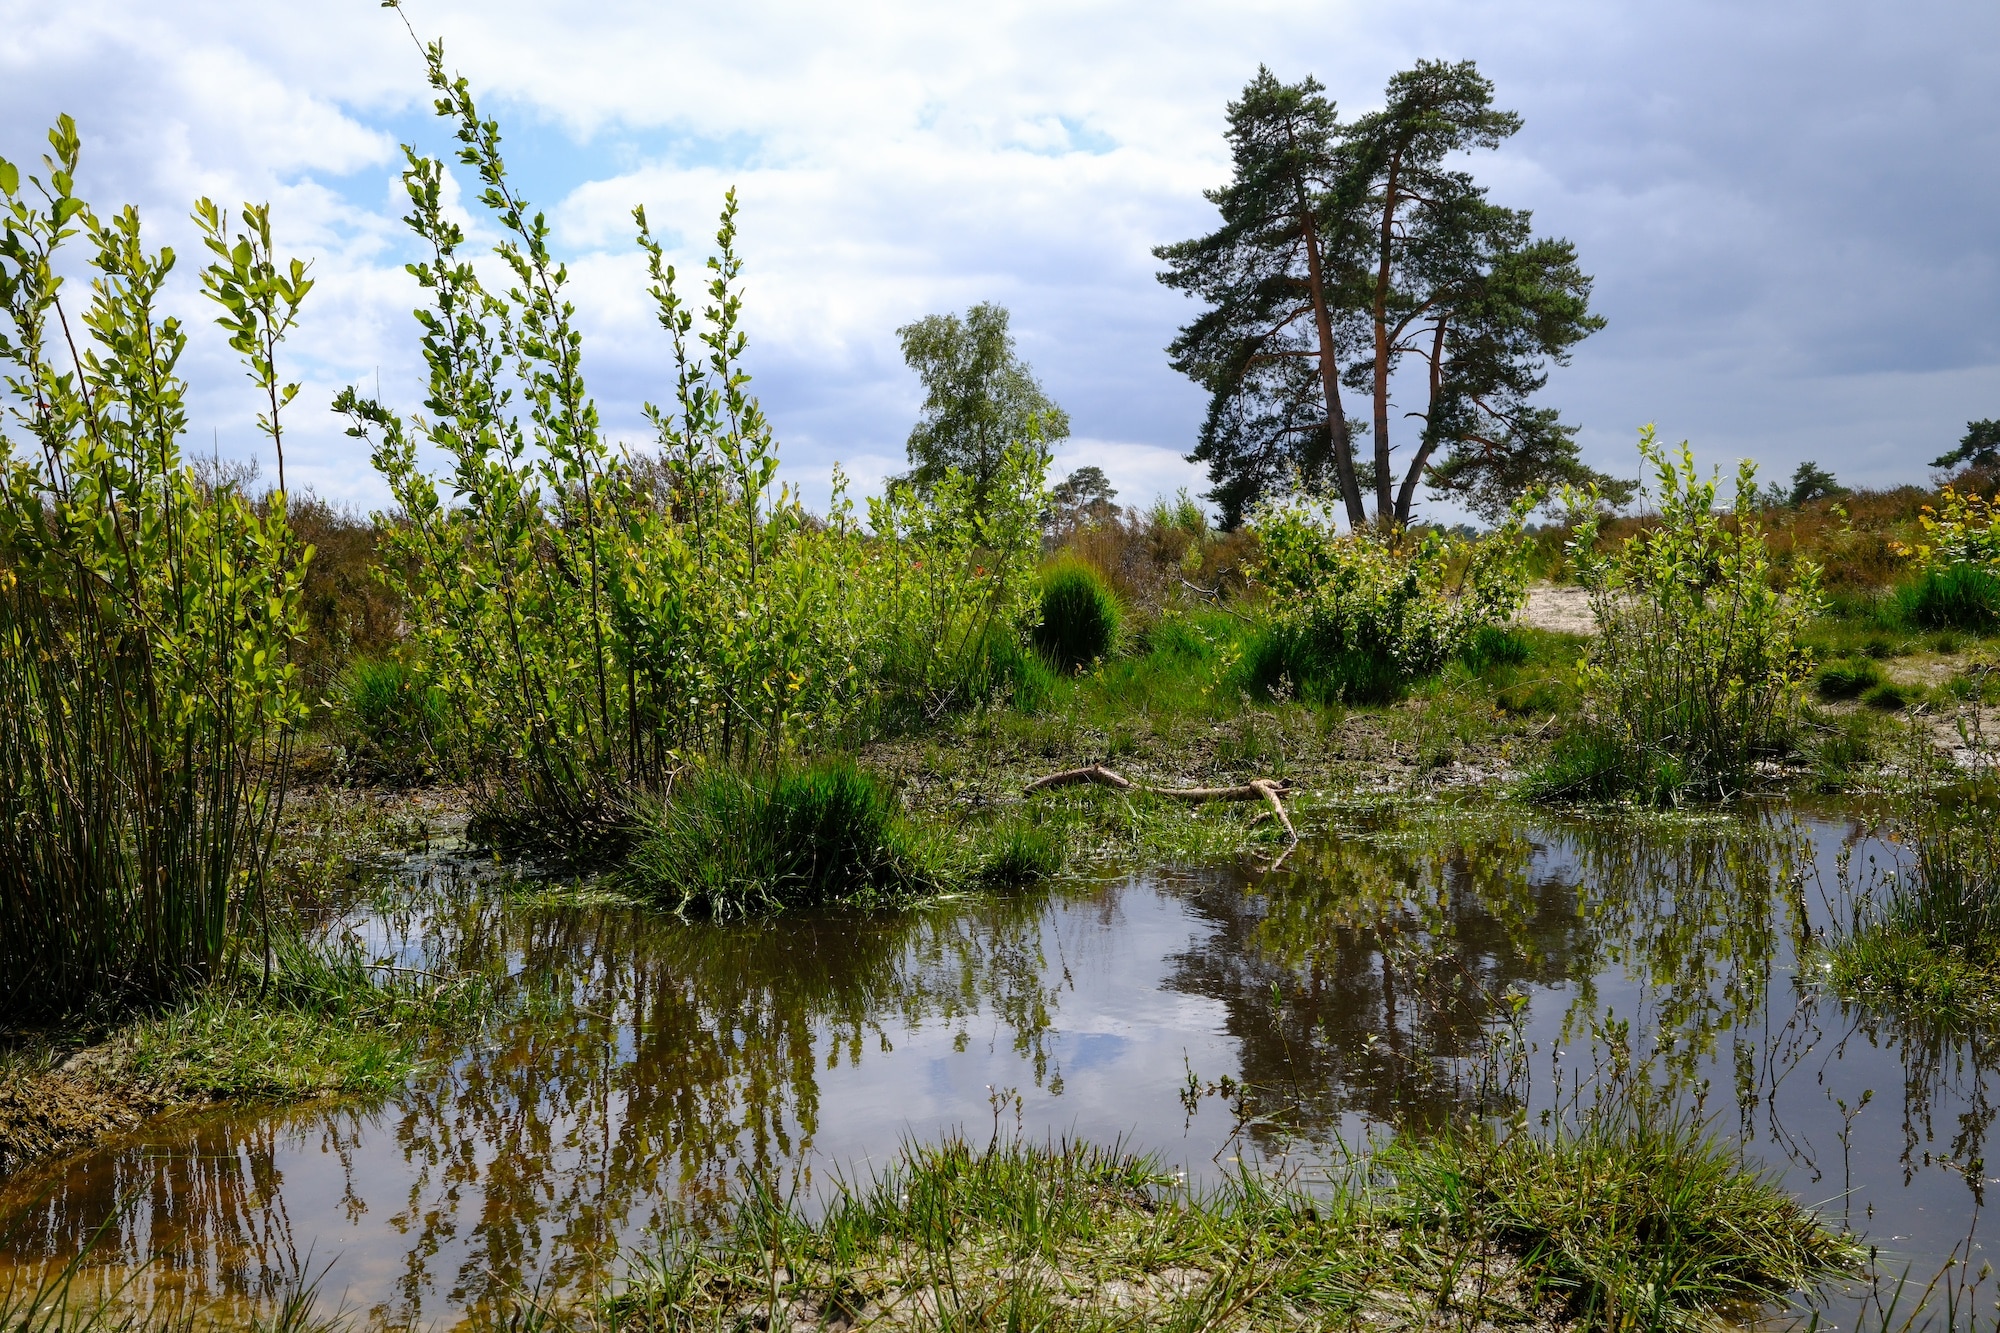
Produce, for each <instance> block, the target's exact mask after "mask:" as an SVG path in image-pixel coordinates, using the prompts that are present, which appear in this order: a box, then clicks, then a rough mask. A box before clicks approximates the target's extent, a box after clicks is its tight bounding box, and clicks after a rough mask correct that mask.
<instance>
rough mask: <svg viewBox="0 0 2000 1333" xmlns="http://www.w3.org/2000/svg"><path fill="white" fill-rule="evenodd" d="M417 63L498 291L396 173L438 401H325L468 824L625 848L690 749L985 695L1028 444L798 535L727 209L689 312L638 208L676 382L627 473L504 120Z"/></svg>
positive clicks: (743, 743) (838, 731)
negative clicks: (754, 367)
mask: <svg viewBox="0 0 2000 1333" xmlns="http://www.w3.org/2000/svg"><path fill="white" fill-rule="evenodd" d="M428 66H429V68H428V74H429V79H430V83H431V87H432V90H433V92H434V93H435V94H436V103H435V104H436V106H437V108H438V110H439V114H440V115H442V116H443V117H445V118H446V119H447V120H448V121H450V122H452V123H453V126H454V128H455V130H456V131H457V133H458V135H459V138H460V140H461V142H462V143H463V145H464V148H463V154H462V155H463V157H464V164H465V166H466V167H467V168H468V169H469V170H470V172H472V173H474V174H476V175H477V177H478V179H479V181H480V184H481V187H482V188H481V190H480V191H479V197H480V199H481V200H482V201H483V202H484V204H485V205H486V206H487V207H488V208H489V209H490V221H491V222H492V223H493V224H494V229H495V231H496V232H497V233H498V234H499V235H500V236H501V238H502V239H501V241H500V244H499V245H498V247H497V250H498V253H499V257H500V263H499V264H498V265H496V266H495V267H496V268H497V269H498V270H499V271H501V272H504V273H505V275H506V281H505V283H504V284H497V285H495V286H493V287H490V288H489V287H488V286H487V285H486V284H485V282H484V280H483V279H482V276H481V275H482V274H483V273H485V272H487V271H488V270H487V269H486V268H485V266H483V265H480V264H477V263H475V262H472V258H471V254H470V251H469V250H468V248H467V241H468V237H467V234H466V230H465V229H464V228H463V227H462V226H461V225H460V224H459V223H458V222H457V221H456V220H455V219H454V217H453V215H452V213H451V210H450V208H449V207H448V205H447V181H446V177H447V174H448V173H447V171H446V168H445V165H444V164H443V163H442V162H441V161H438V160H436V159H433V158H426V157H422V156H420V155H417V154H414V153H412V154H411V155H410V158H409V166H408V169H407V170H406V172H405V173H404V177H403V185H404V189H405V192H406V194H407V196H408V198H409V201H410V205H411V207H410V211H409V214H408V220H409V223H410V225H411V227H412V228H413V230H414V231H415V232H416V233H417V236H418V240H419V246H418V248H419V250H420V251H421V252H422V254H423V255H424V256H426V258H424V259H422V260H421V261H420V262H419V263H417V264H416V265H415V266H414V267H413V269H412V272H413V273H415V274H416V276H417V279H418V282H419V285H420V287H421V288H422V289H423V291H424V293H425V295H426V297H427V298H428V301H429V308H427V309H425V310H423V311H421V312H419V314H418V316H417V318H418V321H419V324H420V327H421V341H420V350H421V352H422V354H423V356H424V358H425V361H426V364H427V366H428V367H429V370H430V377H429V389H428V394H427V399H426V402H427V406H426V409H425V411H424V412H423V413H422V414H421V415H418V416H410V417H406V416H404V415H403V414H401V413H398V412H396V411H394V410H392V409H391V408H389V407H387V406H385V405H384V404H382V403H380V402H376V401H372V400H369V399H365V398H363V397H362V395H361V394H360V393H359V392H358V391H356V390H354V389H352V388H350V389H347V390H344V391H342V393H341V394H340V395H339V396H338V398H337V400H336V407H337V409H338V410H339V411H341V412H342V413H343V414H345V415H346V416H347V417H348V419H349V422H350V434H353V435H355V436H356V437H357V438H360V439H363V440H365V441H367V442H368V444H369V446H370V449H371V454H372V458H373V461H374V464H375V466H376V468H377V470H378V471H379V472H381V473H382V475H383V477H384V479H385V480H386V482H387V484H388V489H389V492H390V494H391V496H392V498H393V500H394V502H395V506H396V508H397V509H398V510H399V511H400V513H401V516H402V520H403V521H401V522H398V523H397V524H394V525H392V526H390V527H388V528H387V529H385V531H384V533H383V548H384V563H385V565H386V566H387V567H388V568H389V569H391V570H392V571H394V572H395V574H396V575H397V578H398V580H399V584H400V586H399V588H398V592H399V593H400V595H401V597H402V604H403V608H404V613H405V616H406V619H407V621H408V625H409V630H410V638H411V640H412V646H413V649H414V652H413V654H412V657H413V660H415V661H418V662H421V663H422V665H423V669H424V670H425V672H426V673H427V681H428V683H430V684H432V685H435V686H437V687H438V688H440V689H442V690H443V691H444V692H445V694H446V713H447V718H448V721H449V723H450V726H451V729H452V732H453V735H452V737H451V741H450V751H451V753H452V755H453V760H454V763H455V764H456V765H458V766H460V767H462V768H463V769H464V770H465V771H466V772H467V774H468V775H469V776H471V777H473V778H474V779H475V780H476V781H477V782H478V783H479V784H480V785H481V787H482V791H481V793H480V795H481V798H482V801H481V803H482V805H483V806H484V807H485V812H486V813H487V815H488V816H489V818H487V819H486V820H484V821H482V822H483V824H484V826H486V827H492V828H496V829H498V828H501V827H503V826H504V827H509V828H512V829H514V830H517V831H519V833H520V834H521V835H522V836H523V837H524V838H526V837H532V838H533V839H535V840H537V841H544V840H550V839H553V840H554V841H555V843H556V846H555V847H554V848H553V850H556V851H558V852H566V853H574V852H575V851H577V850H579V849H581V848H584V847H589V846H600V845H603V844H604V843H605V842H606V841H607V840H614V839H615V838H616V837H618V836H620V835H621V834H622V831H623V830H622V828H621V821H623V820H625V819H626V818H627V817H628V816H629V814H630V812H631V810H632V809H633V808H634V806H635V804H636V803H637V801H638V799H639V798H640V797H641V796H642V795H643V794H645V793H649V792H657V791H658V790H660V788H661V787H662V786H663V785H664V784H666V783H667V782H668V781H669V779H670V777H671V775H672V774H673V773H675V772H676V771H677V770H678V768H679V766H680V765H681V763H683V762H684V760H685V759H686V757H688V756H690V755H692V756H702V757H706V758H708V759H710V760H713V761H715V762H717V763H720V764H725V765H730V764H733V765H736V766H738V767H746V768H747V767H751V766H753V765H764V766H770V765H776V764H780V763H783V762H786V761H787V759H788V757H789V756H791V755H793V754H795V753H797V752H798V751H800V750H801V749H818V750H825V749H828V748H842V747H845V746H847V745H849V744H851V743H855V742H857V741H859V740H861V739H865V738H866V737H867V736H869V735H871V734H877V733H879V732H881V731H884V730H892V729H899V728H905V727H910V726H917V725H929V724H931V723H934V722H935V721H936V720H937V719H938V718H939V717H941V716H942V715H944V714H945V713H946V712H948V711H951V710H954V709H960V708H964V707H967V706H969V705H973V704H977V703H979V702H981V701H983V700H984V699H985V698H987V697H989V695H990V694H991V693H992V692H993V691H994V690H996V689H998V688H1000V687H1002V686H1003V685H1004V684H1005V682H1004V681H1003V680H1002V679H1001V677H1000V675H999V674H998V670H997V668H998V666H999V665H1001V663H1000V662H999V661H998V659H997V657H996V653H995V645H996V644H997V643H998V642H999V641H1000V638H1001V637H1003V636H1005V635H1011V634H1014V633H1016V632H1018V631H1019V630H1020V629H1021V628H1022V621H1023V619H1024V612H1025V611H1026V610H1027V609H1028V604H1029V603H1030V601H1031V594H1032V575H1033V569H1034V562H1035V560H1036V558H1037V557H1038V555H1039V551H1040V544H1041V530H1040V522H1039V516H1040V514H1041V511H1042V509H1043V507H1044V505H1043V495H1042V481H1043V474H1044V471H1045V466H1046V457H1045V453H1044V451H1043V449H1042V448H1041V446H1040V443H1039V442H1038V441H1033V440H1022V441H1016V442H1014V443H1012V444H1010V445H1009V446H1008V447H1007V448H1006V449H1005V450H1004V451H1002V453H1001V456H1000V457H999V458H998V459H995V460H993V464H994V465H993V466H992V467H991V468H990V469H986V470H985V471H983V472H982V475H980V476H979V477H978V478H976V479H974V478H970V477H967V476H965V475H962V474H960V473H958V472H955V471H954V472H948V473H947V474H946V475H944V476H942V477H938V478H936V479H935V483H934V484H930V485H926V486H925V487H924V488H923V489H922V492H921V493H918V492H917V490H916V489H915V488H911V487H897V488H894V489H893V491H892V493H891V494H890V495H888V496H885V497H880V498H871V499H870V500H869V501H868V503H867V506H866V513H865V517H864V516H863V515H861V514H859V513H857V511H856V507H855V506H854V505H853V504H852V503H851V502H850V501H849V500H848V498H847V496H846V493H845V482H844V480H842V479H839V478H836V484H835V495H834V502H833V505H832V507H831V511H830V512H829V513H828V514H826V515H824V516H819V515H812V514H808V513H807V512H806V511H805V509H804V507H803V505H802V504H801V503H800V501H799V499H798V497H797V495H796V494H795V493H794V492H792V491H791V490H790V488H789V487H787V486H785V485H783V484H782V483H780V482H779V480H778V467H779V462H778V447H777V441H776V439H775V435H774V432H773V429H772V426H771V423H770V421H769V419H768V418H766V417H765V416H764V415H763V411H762V409H761V407H760V406H759V404H758V402H757V400H756V399H755V398H754V397H752V396H751V394H750V393H749V391H748V388H747V387H746V386H747V383H748V380H749V376H748V375H747V374H745V373H744V372H743V369H742V361H741V358H742V355H743V352H744V335H743V331H742V328H743V326H742V318H743V312H742V304H741V283H742V279H741V274H742V260H741V258H740V257H739V255H738V253H737V250H736V240H737V233H736V200H735V196H734V195H733V194H731V195H729V196H727V197H726V199H725V202H724V206H723V210H722V217H721V221H720V225H719V226H718V228H717V232H716V254H715V256H714V257H713V258H711V259H710V260H709V267H710V277H709V278H708V279H706V280H705V294H706V295H705V299H704V300H703V301H702V302H701V308H700V309H699V310H696V309H693V308H691V307H690V306H689V305H688V304H687V303H686V302H685V301H684V300H683V299H682V296H681V295H680V293H679V291H678V290H677V288H676V285H675V274H674V271H673V269H672V267H671V266H670V265H669V264H668V263H667V262H666V254H665V250H664V248H663V247H662V245H661V244H660V243H659V242H658V241H657V240H656V239H655V238H654V236H653V235H652V233H651V232H650V230H649V229H648V227H647V223H646V219H645V215H644V213H643V211H638V210H635V213H634V221H635V224H636V226H635V230H636V240H637V244H638V247H639V249H640V250H641V251H642V252H643V253H644V255H645V259H646V263H647V271H648V274H649V277H650V279H651V281H650V283H649V286H648V289H647V291H648V295H649V296H650V297H651V299H652V302H653V305H654V307H655V313H656V314H657V316H658V319H659V322H660V324H661V325H662V327H663V328H664V330H665V331H666V334H667V337H666V339H665V341H666V343H667V346H666V347H665V348H663V351H665V352H666V353H667V358H666V359H667V360H668V363H669V364H670V365H671V366H672V367H673V373H672V375H671V377H670V386H669V388H668V391H667V393H666V394H665V395H663V397H664V400H665V405H664V406H655V405H654V404H652V403H647V404H645V406H644V413H645V416H646V418H647V420H648V421H649V423H650V424H651V425H652V427H653V430H654V433H655V440H654V442H653V443H654V448H653V449H651V450H647V451H644V452H643V453H640V452H635V453H634V454H627V453H626V452H625V451H623V450H622V449H620V448H618V447H617V446H616V445H615V444H614V442H613V441H611V440H610V439H608V438H607V437H606V435H605V433H604V432H603V430H602V429H601V423H600V421H599V418H598V414H597V408H596V406H595V403H594V401H593V399H592V397H591V394H590V391H589V388H588V385H587V383H586V380H585V376H584V373H583V345H584V339H583V335H582V332H581V330H580V328H579V316H578V314H577V311H576V310H575V308H574V305H573V303H572V300H571V296H572V293H571V292H570V291H569V290H568V289H567V287H566V283H567V281H568V277H569V275H568V272H567V270H566V268H565V267H564V265H563V264H562V263H561V262H560V261H559V260H558V259H557V257H556V256H555V255H553V254H552V253H551V250H550V238H549V234H548V230H547V227H546V225H545V224H544V222H543V221H542V219H541V215H540V214H538V213H536V212H535V211H534V210H533V209H532V208H531V207H529V206H528V205H527V204H525V203H524V202H522V201H521V200H520V196H519V194H518V193H517V192H516V189H515V186H514V184H513V183H512V182H510V181H509V179H508V178H507V175H506V171H505V166H504V163H503V160H502V157H501V153H500V137H499V131H498V128H497V126H496V125H495V123H494V122H493V121H491V120H490V119H486V118H484V117H482V116H481V115H480V114H479V112H478V110H477V108H476V106H475V105H474V102H473V98H472V95H471V93H470V91H469V89H468V87H467V85H466V84H465V82H464V81H463V80H460V79H454V78H452V77H451V76H450V75H448V74H447V72H446V71H445V69H444V66H443V55H442V49H441V48H440V47H437V46H433V47H431V48H429V52H428ZM521 330H528V331H529V332H528V333H526V334H523V333H520V332H519V331H521ZM510 395H519V399H518V400H517V401H526V402H528V403H530V404H532V405H533V410H532V411H521V412H516V411H515V410H514V409H513V408H510V407H505V406H504V405H505V404H506V403H507V402H508V401H509V398H510ZM426 450H435V451H436V452H437V453H439V454H440V455H442V456H443V457H445V458H446V459H447V460H448V475H446V476H434V475H432V474H431V473H430V472H429V471H427V470H426V468H425V467H424V466H423V464H422V461H421V460H422V457H423V454H424V453H425V452H426Z"/></svg>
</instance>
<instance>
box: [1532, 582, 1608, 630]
mask: <svg viewBox="0 0 2000 1333" xmlns="http://www.w3.org/2000/svg"><path fill="white" fill-rule="evenodd" d="M1514 623H1515V624H1517V625H1526V626H1527V627H1528V628H1530V629H1546V630H1554V631H1555V632H1556V633H1558V634H1595V633H1597V618H1596V617H1595V616H1594V615H1592V614H1591V610H1590V591H1589V589H1587V588H1575V587H1557V586H1555V585H1553V584H1537V585H1536V586H1535V587H1532V588H1530V589H1528V604H1527V605H1526V606H1524V607H1522V608H1521V611H1520V614H1518V615H1516V616H1515V617H1514Z"/></svg>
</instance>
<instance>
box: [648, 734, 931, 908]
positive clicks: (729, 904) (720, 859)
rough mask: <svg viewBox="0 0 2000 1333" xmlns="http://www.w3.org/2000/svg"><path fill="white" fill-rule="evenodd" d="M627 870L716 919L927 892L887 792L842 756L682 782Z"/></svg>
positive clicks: (675, 903) (658, 895)
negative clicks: (804, 766) (772, 771)
mask: <svg viewBox="0 0 2000 1333" xmlns="http://www.w3.org/2000/svg"><path fill="white" fill-rule="evenodd" d="M624 876H625V878H626V882H627V883H629V884H630V885H631V886H632V887H633V888H634V889H635V890H636V891H639V892H641V893H644V894H645V895H646V896H648V897H650V898H652V899H654V900H655V901H658V902H661V903H663V904H665V905H667V906H669V907H671V908H672V909H674V910H675V911H678V912H683V913H689V914H693V915H701V916H716V917H728V916H744V915H754V914H760V913H766V912H774V911H783V910H786V909H796V908H802V907H817V906H825V905H829V904H835V903H852V904H871V903H887V902H893V901H900V900H904V899H907V898H910V897H914V896H916V895H918V894H920V893H923V892H925V891H927V890H928V889H930V888H932V887H934V886H933V885H932V884H931V883H930V877H929V876H928V875H927V874H926V873H925V871H924V869H923V868H922V866H921V864H920V862H919V859H918V857H917V856H916V854H915V852H914V849H913V848H912V846H911V842H910V838H909V835H908V833H907V832H906V830H905V829H904V827H903V825H902V822H901V820H900V819H898V818H897V817H896V815H895V813H894V811H893V810H892V809H891V807H890V804H889V798H888V797H887V796H886V795H885V794H884V793H883V791H882V789H881V787H880V786H878V785H877V784H876V783H875V781H874V780H873V779H872V778H870V777H869V776H868V775H867V774H865V773H863V772H862V771H861V770H860V769H859V768H857V767H856V766H855V765H854V763H853V762H852V761H851V760H836V761H831V762H828V763H824V764H821V765H819V766H817V767H813V768H807V769H799V770H794V771H790V772H781V773H778V774H776V775H770V774H754V775H753V774H745V773H739V772H737V771H735V770H733V769H728V768H711V769H703V770H700V771H697V772H695V773H693V774H691V775H690V776H688V777H685V778H683V779H682V780H681V781H680V782H679V783H678V784H676V787H675V790H674V794H673V799H672V800H671V801H670V802H669V803H668V804H667V805H666V806H665V807H664V808H662V809H661V811H660V813H659V815H658V817H657V818H656V819H654V820H652V821H650V823H649V825H648V826H647V827H644V828H643V829H642V830H641V832H640V834H639V836H638V839H637V842H636V845H635V846H634V847H633V849H632V852H631V855H630V857H629V858H628V860H627V862H626V866H625V870H624Z"/></svg>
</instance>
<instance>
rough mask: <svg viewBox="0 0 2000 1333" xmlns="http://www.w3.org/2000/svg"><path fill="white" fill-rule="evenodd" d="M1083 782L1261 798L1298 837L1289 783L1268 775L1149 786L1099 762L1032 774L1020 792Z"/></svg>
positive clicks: (1152, 792)
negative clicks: (1228, 782)
mask: <svg viewBox="0 0 2000 1333" xmlns="http://www.w3.org/2000/svg"><path fill="white" fill-rule="evenodd" d="M1085 785H1089V786H1097V787H1110V788H1112V789H1113V790H1114V791H1136V792H1144V793H1145V794H1146V795H1148V796H1164V797H1166V798H1167V799H1168V800H1170V801H1264V802H1266V803H1267V804H1269V805H1270V807H1271V813H1272V815H1274V816H1275V817H1276V818H1277V821H1278V822H1279V823H1280V824H1282V825H1284V827H1285V836H1286V837H1287V838H1289V839H1291V840H1292V841H1293V842H1297V841H1298V840H1299V831H1298V830H1297V829H1295V828H1293V827H1292V817H1291V816H1290V815H1288V814H1286V813H1285V803H1284V801H1283V800H1282V799H1281V798H1282V797H1283V796H1284V794H1285V793H1286V792H1288V791H1290V790H1291V784H1290V783H1289V782H1283V781H1275V780H1273V779H1271V778H1252V779H1251V780H1250V781H1248V782H1246V783H1244V784H1242V785H1241V786H1238V787H1149V786H1147V785H1146V784H1145V783H1143V782H1134V781H1132V780H1131V779H1130V778H1128V777H1126V776H1125V775H1123V774H1122V773H1118V772H1114V771H1113V770H1111V769H1108V768H1106V767H1105V766H1104V765H1102V764H1091V765H1089V766H1088V767H1086V768H1067V769H1064V770H1063V771H1062V772H1060V773H1051V774H1049V775H1048V776H1047V777H1042V778H1036V779H1035V780H1034V781H1033V782H1030V783H1029V784H1028V785H1027V787H1026V788H1024V789H1023V794H1024V795H1025V794H1027V793H1028V792H1037V791H1043V790H1046V789H1047V788H1050V787H1076V786H1085Z"/></svg>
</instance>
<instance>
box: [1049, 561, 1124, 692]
mask: <svg viewBox="0 0 2000 1333" xmlns="http://www.w3.org/2000/svg"><path fill="white" fill-rule="evenodd" d="M1118 621H1119V611H1118V599H1117V597H1116V596H1114V595H1113V594H1112V591H1111V589H1110V588H1109V587H1107V586H1106V585H1105V582H1104V577H1103V575H1101V574H1099V573H1098V572H1097V571H1096V570H1094V569H1092V568H1091V567H1090V566H1089V565H1087V564H1085V563H1084V562H1083V561H1081V560H1077V559H1075V558H1074V557H1070V558H1058V559H1057V560H1056V561H1055V562H1054V563H1052V564H1051V565H1050V566H1049V567H1048V568H1047V569H1045V570H1043V571H1042V618H1041V619H1040V620H1039V621H1038V622H1036V625H1035V632H1034V639H1035V646H1036V647H1037V648H1039V649H1041V651H1042V652H1043V653H1044V654H1045V655H1046V656H1047V657H1048V659H1049V660H1050V661H1051V662H1053V663H1054V664H1055V666H1056V668H1057V670H1060V671H1075V670H1077V669H1078V668H1080V667H1084V666H1088V665H1089V664H1090V663H1092V662H1095V661H1097V660H1098V659H1099V658H1102V657H1109V656H1110V655H1111V650H1112V648H1113V647H1114V646H1115V645H1116V644H1117V642H1118Z"/></svg>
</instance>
